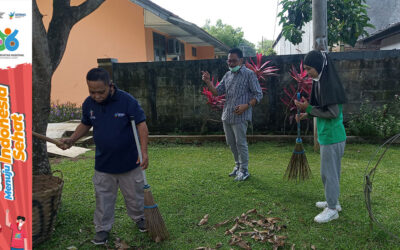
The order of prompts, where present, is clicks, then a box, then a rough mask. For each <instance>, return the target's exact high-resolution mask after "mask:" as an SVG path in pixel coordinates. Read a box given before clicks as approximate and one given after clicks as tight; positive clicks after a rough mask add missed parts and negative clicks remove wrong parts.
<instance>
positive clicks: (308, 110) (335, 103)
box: [295, 50, 346, 223]
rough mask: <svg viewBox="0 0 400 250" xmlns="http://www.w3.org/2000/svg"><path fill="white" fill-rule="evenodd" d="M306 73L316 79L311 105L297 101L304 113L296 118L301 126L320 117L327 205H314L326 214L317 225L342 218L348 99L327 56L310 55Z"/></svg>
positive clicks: (320, 137) (305, 61)
mask: <svg viewBox="0 0 400 250" xmlns="http://www.w3.org/2000/svg"><path fill="white" fill-rule="evenodd" d="M304 69H305V70H307V73H308V76H309V77H310V78H312V79H313V85H312V91H311V99H310V103H308V102H307V100H306V99H305V98H304V97H303V98H302V100H301V101H295V104H296V106H297V107H298V108H299V109H300V110H302V111H303V112H304V113H301V114H300V115H298V116H296V121H297V122H299V121H300V120H302V119H305V118H307V117H309V116H311V117H313V116H315V117H317V132H318V142H319V144H320V155H321V178H322V183H323V184H324V189H325V198H326V201H319V202H317V203H316V204H315V205H316V206H317V207H319V208H324V210H323V211H322V212H321V213H320V214H318V215H317V216H315V218H314V221H315V222H317V223H324V222H329V221H331V220H334V219H337V218H339V213H338V212H340V211H341V210H342V207H341V206H340V204H339V193H340V170H341V160H342V157H343V153H344V148H345V144H346V132H345V129H344V126H343V112H342V104H343V103H345V102H346V95H345V92H344V88H343V85H342V83H341V81H340V79H339V76H338V74H337V72H336V70H335V68H334V65H333V63H332V61H331V60H330V59H329V57H328V55H327V54H326V53H325V52H321V51H316V50H313V51H310V52H309V53H308V54H307V55H306V56H305V58H304Z"/></svg>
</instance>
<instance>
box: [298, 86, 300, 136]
mask: <svg viewBox="0 0 400 250" xmlns="http://www.w3.org/2000/svg"><path fill="white" fill-rule="evenodd" d="M297 100H298V101H300V92H297ZM297 115H298V116H299V118H300V109H299V108H297ZM297 138H300V121H299V122H298V123H297Z"/></svg>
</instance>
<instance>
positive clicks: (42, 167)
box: [32, 0, 105, 175]
mask: <svg viewBox="0 0 400 250" xmlns="http://www.w3.org/2000/svg"><path fill="white" fill-rule="evenodd" d="M104 1H105V0H86V1H85V2H84V3H82V4H81V5H79V6H74V7H71V6H70V0H53V16H52V19H51V22H50V25H49V30H48V32H47V33H46V29H45V27H44V25H43V20H42V18H43V15H42V14H41V13H40V11H39V8H38V6H37V3H36V0H34V1H33V6H32V11H33V18H32V26H33V27H32V31H33V35H32V40H33V41H32V42H33V45H32V62H33V65H32V67H33V79H32V95H33V100H32V105H33V107H32V112H33V114H32V118H33V124H32V127H33V130H34V131H35V132H37V133H41V134H46V130H47V124H48V118H49V114H50V93H51V78H52V76H53V73H54V71H55V70H56V69H57V66H58V65H59V64H60V62H61V59H62V57H63V55H64V52H65V48H66V46H67V42H68V36H69V33H70V31H71V29H72V27H73V26H74V24H76V23H77V22H79V21H80V20H81V19H82V18H84V17H86V16H87V15H89V14H90V13H92V12H93V11H94V10H96V9H97V8H98V7H99V6H100V5H101V4H102V3H103V2H104ZM32 160H33V171H32V172H33V174H34V175H38V174H47V175H48V174H51V168H50V163H49V159H48V154H47V146H46V142H44V141H40V140H38V139H36V138H34V139H33V158H32Z"/></svg>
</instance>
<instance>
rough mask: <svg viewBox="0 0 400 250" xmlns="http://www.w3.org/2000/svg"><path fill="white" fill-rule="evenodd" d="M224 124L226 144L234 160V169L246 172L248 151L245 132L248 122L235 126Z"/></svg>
mask: <svg viewBox="0 0 400 250" xmlns="http://www.w3.org/2000/svg"><path fill="white" fill-rule="evenodd" d="M222 123H223V124H224V131H225V138H226V143H227V144H228V145H229V147H230V148H231V151H232V154H233V157H234V158H235V163H236V166H235V168H236V169H238V170H240V171H242V172H246V171H248V168H249V167H248V166H249V149H248V147H247V138H246V131H247V126H248V122H247V121H244V122H241V123H236V124H228V123H226V122H224V121H222Z"/></svg>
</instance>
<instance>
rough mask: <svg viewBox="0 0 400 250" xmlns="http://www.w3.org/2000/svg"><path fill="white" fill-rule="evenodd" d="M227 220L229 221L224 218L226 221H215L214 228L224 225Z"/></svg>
mask: <svg viewBox="0 0 400 250" xmlns="http://www.w3.org/2000/svg"><path fill="white" fill-rule="evenodd" d="M229 221H230V220H226V221H223V222H220V223H217V224H215V225H214V228H219V227H220V226H223V225H225V224H228V223H229Z"/></svg>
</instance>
